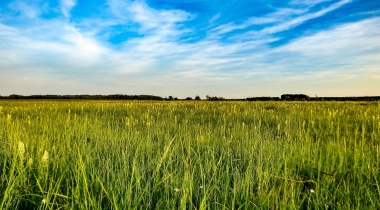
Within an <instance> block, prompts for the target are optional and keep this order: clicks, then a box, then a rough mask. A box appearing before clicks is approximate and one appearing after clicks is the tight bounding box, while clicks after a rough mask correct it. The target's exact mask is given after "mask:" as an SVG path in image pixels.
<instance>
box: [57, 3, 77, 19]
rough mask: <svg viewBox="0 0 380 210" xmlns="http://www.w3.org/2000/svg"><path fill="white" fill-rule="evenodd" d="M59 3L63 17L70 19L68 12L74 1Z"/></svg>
mask: <svg viewBox="0 0 380 210" xmlns="http://www.w3.org/2000/svg"><path fill="white" fill-rule="evenodd" d="M60 3H61V11H62V14H63V16H65V17H66V18H68V17H70V10H71V9H72V8H73V7H74V6H75V5H76V0H60Z"/></svg>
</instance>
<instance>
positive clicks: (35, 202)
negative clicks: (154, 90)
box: [0, 100, 380, 210]
mask: <svg viewBox="0 0 380 210" xmlns="http://www.w3.org/2000/svg"><path fill="white" fill-rule="evenodd" d="M379 143H380V103H374V102H372V103H370V102H368V103H365V102H360V103H359V102H355V103H353V102H320V103H318V102H205V101H190V102H184V101H179V102H151V101H64V100H62V101H37V100H36V101H12V100H4V101H0V209H120V210H123V209H378V208H379V207H380V168H379V167H380V160H379Z"/></svg>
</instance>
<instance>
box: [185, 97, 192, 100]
mask: <svg viewBox="0 0 380 210" xmlns="http://www.w3.org/2000/svg"><path fill="white" fill-rule="evenodd" d="M185 100H193V98H191V97H187V98H185Z"/></svg>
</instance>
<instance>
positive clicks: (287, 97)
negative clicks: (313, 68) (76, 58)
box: [0, 94, 380, 101]
mask: <svg viewBox="0 0 380 210" xmlns="http://www.w3.org/2000/svg"><path fill="white" fill-rule="evenodd" d="M0 99H69V100H74V99H78V100H156V101H178V100H187V101H188V100H196V101H200V100H206V101H379V100H380V96H358V97H318V96H315V97H309V96H308V95H305V94H283V95H281V97H270V96H262V97H248V98H242V99H226V98H224V97H218V96H209V95H206V98H205V99H201V97H200V96H199V95H197V96H195V97H194V99H193V98H192V97H186V98H184V99H179V98H178V97H173V96H168V97H164V98H163V97H160V96H154V95H123V94H114V95H29V96H24V95H18V94H12V95H9V96H0Z"/></svg>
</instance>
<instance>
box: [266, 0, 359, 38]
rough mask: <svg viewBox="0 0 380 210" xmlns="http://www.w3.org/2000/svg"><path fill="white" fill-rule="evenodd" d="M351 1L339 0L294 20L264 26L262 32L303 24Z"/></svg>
mask: <svg viewBox="0 0 380 210" xmlns="http://www.w3.org/2000/svg"><path fill="white" fill-rule="evenodd" d="M350 2H352V0H342V1H339V2H337V3H335V4H332V5H330V6H329V7H327V8H325V9H322V10H319V11H318V12H314V13H309V14H305V15H303V16H299V17H297V18H294V19H292V20H288V21H284V22H282V23H280V24H278V25H275V26H270V27H267V28H264V29H263V30H262V31H261V32H263V33H269V34H272V33H276V32H280V31H285V30H288V29H290V28H293V27H295V26H297V25H300V24H302V23H303V22H305V21H307V20H311V19H314V18H317V17H321V16H323V15H324V14H326V13H328V12H331V11H333V10H336V9H338V8H339V7H341V6H343V5H345V4H348V3H350Z"/></svg>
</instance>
